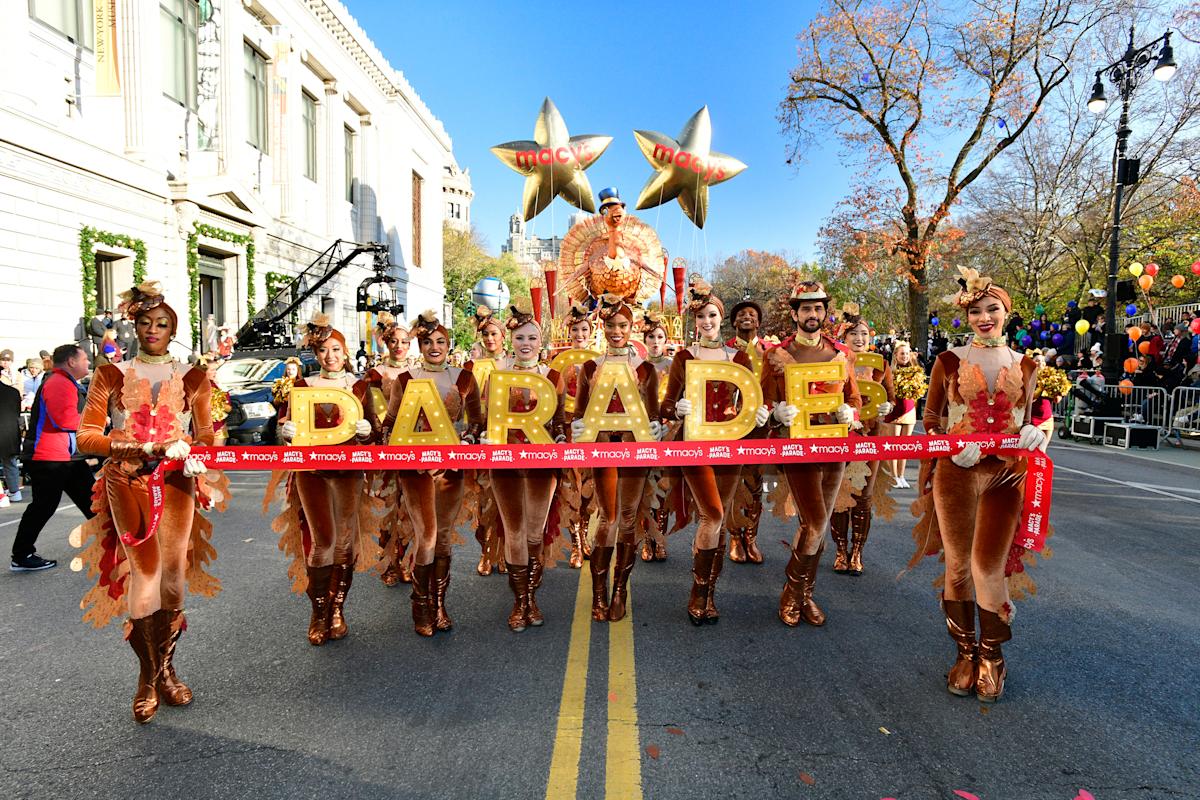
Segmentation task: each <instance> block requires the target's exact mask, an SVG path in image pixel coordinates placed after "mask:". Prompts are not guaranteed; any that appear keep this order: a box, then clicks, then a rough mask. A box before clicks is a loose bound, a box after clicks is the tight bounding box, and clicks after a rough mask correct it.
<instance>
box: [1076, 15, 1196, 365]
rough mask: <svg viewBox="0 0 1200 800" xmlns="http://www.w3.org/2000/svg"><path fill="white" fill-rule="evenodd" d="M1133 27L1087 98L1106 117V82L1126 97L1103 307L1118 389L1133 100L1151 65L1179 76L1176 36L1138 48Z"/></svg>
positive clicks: (1107, 352)
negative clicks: (1120, 284) (1119, 275)
mask: <svg viewBox="0 0 1200 800" xmlns="http://www.w3.org/2000/svg"><path fill="white" fill-rule="evenodd" d="M1133 33H1134V29H1133V26H1132V25H1130V26H1129V45H1128V47H1126V49H1125V54H1124V55H1122V56H1121V57H1120V58H1119V59H1117V60H1116V61H1114V62H1113V63H1111V64H1109V65H1108V66H1106V67H1101V68H1100V69H1098V70H1096V81H1095V83H1093V84H1092V95H1091V97H1090V98H1088V103H1087V107H1088V111H1091V112H1092V113H1093V114H1102V113H1104V110H1105V109H1106V108H1108V97H1107V95H1106V94H1105V92H1104V78H1105V77H1107V78H1108V80H1109V81H1110V82H1111V83H1112V84H1113V86H1115V87H1116V89H1117V94H1118V96H1119V97H1120V98H1121V118H1120V120H1119V121H1118V122H1117V176H1116V177H1117V180H1116V187H1115V188H1114V192H1113V222H1112V235H1111V237H1110V238H1109V243H1108V244H1109V246H1108V283H1107V289H1108V297H1107V298H1106V301H1107V302H1106V304H1105V309H1104V320H1105V326H1106V330H1107V333H1106V335H1105V337H1104V339H1105V341H1104V367H1103V372H1104V382H1105V384H1106V385H1108V386H1115V385H1116V383H1117V381H1118V380H1119V379H1120V377H1121V360H1122V357H1123V355H1124V352H1125V339H1126V336H1125V332H1124V331H1121V330H1117V328H1118V327H1119V326H1118V324H1117V271H1118V269H1119V268H1120V258H1121V200H1122V199H1123V196H1124V192H1125V187H1126V186H1132V185H1134V184H1135V183H1137V180H1138V169H1139V166H1140V164H1139V161H1138V159H1136V158H1126V157H1125V150H1126V148H1127V147H1128V144H1129V134H1130V133H1132V130H1131V129H1130V127H1129V101H1130V99H1131V98H1132V97H1133V92H1134V90H1135V89H1137V87H1138V85H1139V84H1140V82H1141V81H1142V80H1143V79H1144V77H1145V74H1146V68H1147V67H1149V66H1150V65H1151V64H1153V65H1154V67H1153V73H1152V74H1153V76H1154V79H1155V80H1158V81H1169V80H1170V79H1171V78H1172V77H1173V76H1174V75H1175V69H1176V64H1175V53H1174V51H1173V50H1172V49H1171V32H1170V31H1167V32H1166V33H1164V34H1163V35H1162V36H1160V37H1158V38H1157V39H1155V40H1154V41H1152V42H1149V43H1147V44H1145V45H1142V46H1141V47H1134V44H1133Z"/></svg>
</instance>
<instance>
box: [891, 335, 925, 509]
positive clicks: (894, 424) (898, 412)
mask: <svg viewBox="0 0 1200 800" xmlns="http://www.w3.org/2000/svg"><path fill="white" fill-rule="evenodd" d="M920 366H921V365H920V364H919V363H918V362H917V356H916V354H915V353H913V350H912V346H911V345H910V344H909V343H908V342H904V341H900V342H896V344H895V345H894V346H893V348H892V364H891V367H892V377H893V379H894V378H895V376H896V371H897V370H898V369H901V368H904V367H917V368H920ZM918 399H919V398H914V397H897V398H896V402H895V404H894V405H893V406H892V411H891V413H889V414H887V415H885V416H884V419H883V422H884V429H883V432H884V435H885V436H908V435H909V434H911V433H912V432H913V428H914V427H915V426H916V424H917V400H918ZM887 464H888V466H889V467H890V468H891V469H890V472H891V475H892V488H893V489H908V488H911V487H910V486H909V483H908V479H907V478H905V477H904V470H905V468H906V467H907V466H908V461H907V459H903V458H897V459H893V460H891V461H888V462H887Z"/></svg>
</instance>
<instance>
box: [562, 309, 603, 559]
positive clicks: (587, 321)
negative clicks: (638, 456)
mask: <svg viewBox="0 0 1200 800" xmlns="http://www.w3.org/2000/svg"><path fill="white" fill-rule="evenodd" d="M567 326H568V327H567V334H568V336H569V337H570V342H571V349H572V350H591V349H592V348H593V347H594V346H595V345H594V342H595V338H596V329H595V327H594V322H593V316H592V313H591V312H590V311H588V309H587V307H586V306H584V305H581V304H579V303H573V304H572V305H571V308H570V309H569V310H568V311H567ZM581 368H582V365H580V364H571V365H570V366H568V367H567V368H566V369H564V370H563V372H562V377H563V386H564V389H563V396H562V397H561V398H560V399H559V403H560V405H561V404H563V403H565V402H566V399H567V398H568V397H570V398H572V399H574V400H575V401H576V403H578V398H579V373H580V370H581ZM569 436H570V431H569V430H568V437H569ZM573 472H574V474H573V475H572V476H571V477H572V478H573V480H574V483H575V486H576V488H577V489H578V492H579V511H578V513H575V514H573V515H572V516H571V518H570V519H568V521H567V526H568V528H569V529H570V534H571V560H570V562H569V563H568V566H570V567H571V569H579V568H580V567H582V566H583V562H584V561H586V560H587V559H589V558H591V556H592V545H591V542H589V541H588V523H589V522H590V520H591V517H592V508H593V506H594V503H593V498H594V495H595V485H594V484H592V478H591V471H590V470H586V469H574V470H573Z"/></svg>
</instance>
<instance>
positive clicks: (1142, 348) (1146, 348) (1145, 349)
mask: <svg viewBox="0 0 1200 800" xmlns="http://www.w3.org/2000/svg"><path fill="white" fill-rule="evenodd" d="M1138 352H1139V353H1141V354H1142V355H1146V354H1147V353H1149V352H1150V343H1149V342H1142V343H1141V344H1139V345H1138Z"/></svg>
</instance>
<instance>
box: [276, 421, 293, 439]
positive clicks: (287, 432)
mask: <svg viewBox="0 0 1200 800" xmlns="http://www.w3.org/2000/svg"><path fill="white" fill-rule="evenodd" d="M279 436H280V438H282V439H284V440H285V441H288V442H290V441H291V440H292V439H295V438H296V423H294V422H292V421H291V420H290V419H289V420H288V421H287V422H285V423H283V424H282V425H280V426H279Z"/></svg>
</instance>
